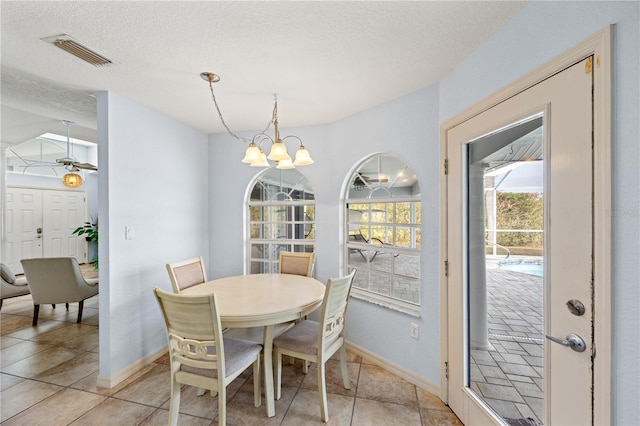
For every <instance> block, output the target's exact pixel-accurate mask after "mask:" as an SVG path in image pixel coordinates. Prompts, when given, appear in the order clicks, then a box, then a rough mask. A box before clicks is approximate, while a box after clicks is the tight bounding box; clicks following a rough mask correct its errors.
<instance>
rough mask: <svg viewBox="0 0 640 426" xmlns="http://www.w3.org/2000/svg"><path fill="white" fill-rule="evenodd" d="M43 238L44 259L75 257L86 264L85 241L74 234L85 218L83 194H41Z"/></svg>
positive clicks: (57, 192)
mask: <svg viewBox="0 0 640 426" xmlns="http://www.w3.org/2000/svg"><path fill="white" fill-rule="evenodd" d="M42 203H43V204H42V206H43V207H42V209H43V212H44V214H43V215H42V225H43V229H44V235H43V237H42V240H43V241H42V244H43V254H44V256H45V257H60V256H61V257H75V258H76V259H77V260H78V262H79V263H83V262H85V261H86V257H85V246H86V243H85V239H84V238H83V237H78V236H77V235H75V234H73V230H74V229H76V228H77V227H78V226H80V225H82V223H83V222H84V220H85V219H84V218H85V215H86V214H85V211H86V208H85V207H86V203H85V195H84V193H83V192H77V191H48V190H47V191H43V197H42Z"/></svg>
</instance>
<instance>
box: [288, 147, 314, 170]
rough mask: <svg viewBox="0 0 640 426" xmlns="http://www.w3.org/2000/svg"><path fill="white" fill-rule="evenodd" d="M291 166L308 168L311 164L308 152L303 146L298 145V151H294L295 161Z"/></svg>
mask: <svg viewBox="0 0 640 426" xmlns="http://www.w3.org/2000/svg"><path fill="white" fill-rule="evenodd" d="M293 164H294V165H295V166H308V165H309V164H313V160H312V159H311V155H309V151H307V149H306V148H305V147H304V145H300V146H299V147H298V150H297V151H296V159H295V161H294V162H293Z"/></svg>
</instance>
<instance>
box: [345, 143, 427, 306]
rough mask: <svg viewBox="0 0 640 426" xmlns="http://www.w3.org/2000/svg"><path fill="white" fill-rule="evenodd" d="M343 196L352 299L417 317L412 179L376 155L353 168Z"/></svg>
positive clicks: (395, 162) (417, 216) (417, 197)
mask: <svg viewBox="0 0 640 426" xmlns="http://www.w3.org/2000/svg"><path fill="white" fill-rule="evenodd" d="M354 170H355V171H354V172H353V173H352V174H351V176H350V178H349V184H348V185H347V189H346V194H345V197H344V199H345V210H346V211H345V216H344V217H345V222H346V223H345V241H346V244H345V257H346V262H345V264H346V265H347V269H348V270H349V269H351V268H352V267H357V268H358V273H357V274H356V277H355V279H354V284H353V290H352V293H351V294H352V295H353V296H354V297H356V298H360V299H364V300H367V301H369V302H371V303H376V304H380V305H383V306H386V307H389V308H391V309H396V310H399V311H402V312H405V313H408V314H411V315H416V316H418V315H420V248H421V244H422V232H421V223H422V203H421V192H420V185H419V184H418V181H417V178H416V174H415V173H414V172H413V170H411V169H410V168H409V166H408V165H407V164H405V163H404V162H403V161H401V160H399V159H397V158H395V157H393V156H391V155H388V154H375V155H373V156H371V157H369V158H367V159H365V160H364V161H363V162H362V163H360V164H359V165H357V166H356V167H355V169H354Z"/></svg>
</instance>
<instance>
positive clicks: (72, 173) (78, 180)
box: [56, 120, 82, 188]
mask: <svg viewBox="0 0 640 426" xmlns="http://www.w3.org/2000/svg"><path fill="white" fill-rule="evenodd" d="M62 122H63V123H64V125H65V126H67V157H66V158H64V159H63V160H69V161H72V158H71V154H70V151H69V146H70V138H69V128H70V127H71V126H73V121H69V120H63V121H62ZM56 161H58V160H56ZM58 162H60V161H58ZM64 167H65V168H66V169H67V170H68V171H69V173H67V174H66V175H64V176H62V184H63V185H64V186H67V187H69V188H78V187H80V185H82V176H80V175H79V174H77V173H76V172H79V171H80V170H79V169H78V168H77V167H75V166H74V165H73V164H71V163H69V164H65V166H64Z"/></svg>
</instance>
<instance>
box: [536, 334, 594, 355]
mask: <svg viewBox="0 0 640 426" xmlns="http://www.w3.org/2000/svg"><path fill="white" fill-rule="evenodd" d="M546 337H547V339H549V340H551V341H552V342H555V343H559V344H561V345H562V346H567V347H569V348H571V349H573V350H574V351H576V352H584V350H585V349H587V345H586V344H585V343H584V340H582V337H580V336H578V335H577V334H573V333H569V334H567V337H565V338H564V340H563V339H559V338H557V337H553V336H549V335H548V334H547V335H546Z"/></svg>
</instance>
